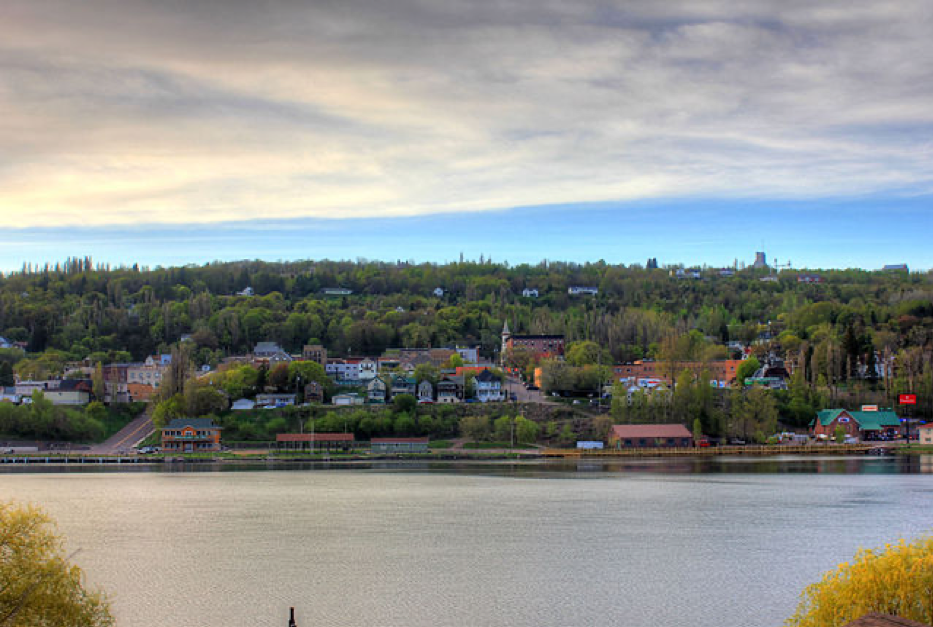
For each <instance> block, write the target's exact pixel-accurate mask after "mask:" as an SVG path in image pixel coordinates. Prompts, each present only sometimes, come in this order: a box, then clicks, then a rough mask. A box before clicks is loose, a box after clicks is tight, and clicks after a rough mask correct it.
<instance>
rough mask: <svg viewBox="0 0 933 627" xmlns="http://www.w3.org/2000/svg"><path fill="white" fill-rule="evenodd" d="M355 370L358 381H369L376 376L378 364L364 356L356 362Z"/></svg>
mask: <svg viewBox="0 0 933 627" xmlns="http://www.w3.org/2000/svg"><path fill="white" fill-rule="evenodd" d="M357 370H358V372H359V376H358V378H359V380H360V381H369V380H371V379H375V378H376V374H378V372H379V364H377V363H376V362H375V361H374V360H372V359H370V358H369V357H366V358H365V359H362V360H360V362H359V363H358V364H357Z"/></svg>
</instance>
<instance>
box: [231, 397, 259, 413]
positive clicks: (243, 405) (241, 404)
mask: <svg viewBox="0 0 933 627" xmlns="http://www.w3.org/2000/svg"><path fill="white" fill-rule="evenodd" d="M254 407H256V401H253V400H250V399H248V398H241V399H237V400H236V401H234V403H233V405H231V406H230V409H231V410H233V411H249V410H251V409H253V408H254Z"/></svg>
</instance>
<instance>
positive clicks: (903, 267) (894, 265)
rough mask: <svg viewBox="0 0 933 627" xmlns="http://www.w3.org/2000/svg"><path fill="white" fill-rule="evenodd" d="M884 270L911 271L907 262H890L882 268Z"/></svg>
mask: <svg viewBox="0 0 933 627" xmlns="http://www.w3.org/2000/svg"><path fill="white" fill-rule="evenodd" d="M881 271H882V272H910V270H909V269H908V268H907V264H906V263H889V264H886V265H885V266H884V267H883V268H881Z"/></svg>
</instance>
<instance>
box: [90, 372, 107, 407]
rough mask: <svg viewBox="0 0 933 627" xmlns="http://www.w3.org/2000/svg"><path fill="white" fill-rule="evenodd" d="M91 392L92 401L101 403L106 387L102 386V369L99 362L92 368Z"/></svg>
mask: <svg viewBox="0 0 933 627" xmlns="http://www.w3.org/2000/svg"><path fill="white" fill-rule="evenodd" d="M91 391H92V392H93V393H94V400H97V401H101V402H103V400H104V398H105V395H106V393H107V386H106V385H105V384H104V368H103V366H102V365H101V363H100V362H97V365H96V366H94V374H93V375H91Z"/></svg>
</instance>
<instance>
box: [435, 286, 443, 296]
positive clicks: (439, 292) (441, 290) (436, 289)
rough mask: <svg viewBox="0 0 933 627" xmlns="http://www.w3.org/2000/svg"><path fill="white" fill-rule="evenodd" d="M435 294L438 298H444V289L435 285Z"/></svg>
mask: <svg viewBox="0 0 933 627" xmlns="http://www.w3.org/2000/svg"><path fill="white" fill-rule="evenodd" d="M433 294H434V295H435V296H437V297H438V298H442V297H443V296H444V290H443V289H442V288H440V287H435V288H434V292H433Z"/></svg>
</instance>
